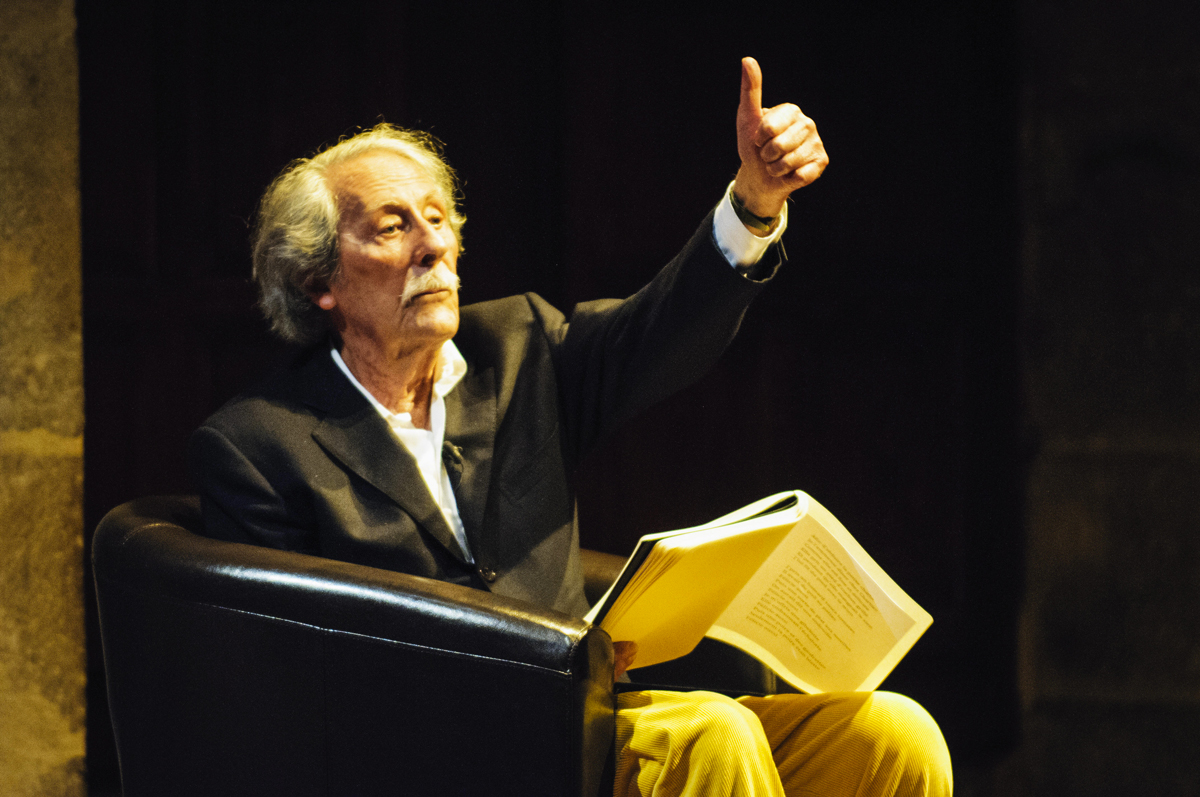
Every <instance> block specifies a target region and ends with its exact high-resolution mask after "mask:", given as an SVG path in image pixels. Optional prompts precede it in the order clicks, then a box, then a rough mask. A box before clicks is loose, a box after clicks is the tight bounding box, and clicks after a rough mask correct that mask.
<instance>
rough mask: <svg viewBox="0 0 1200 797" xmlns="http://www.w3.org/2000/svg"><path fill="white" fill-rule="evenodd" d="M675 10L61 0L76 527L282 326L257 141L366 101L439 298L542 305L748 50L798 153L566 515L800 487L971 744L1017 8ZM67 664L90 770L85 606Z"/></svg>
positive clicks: (683, 185)
mask: <svg viewBox="0 0 1200 797" xmlns="http://www.w3.org/2000/svg"><path fill="white" fill-rule="evenodd" d="M687 7H688V9H689V11H688V12H687V14H686V15H684V14H681V13H678V12H676V13H668V12H667V11H666V10H665V8H660V7H659V6H658V5H657V4H655V3H639V4H636V5H633V6H629V7H627V8H623V9H622V8H619V7H611V6H602V5H600V4H591V3H578V2H549V1H548V0H544V1H542V2H534V1H529V2H509V3H504V4H490V3H478V4H476V3H467V2H461V1H456V0H452V1H451V2H440V3H435V4H409V3H398V2H369V1H367V0H344V1H343V2H338V3H332V2H317V1H316V0H307V1H304V0H302V1H300V2H286V3H285V2H278V1H273V2H263V1H260V2H257V3H255V4H253V5H252V6H251V5H247V4H243V3H235V2H221V1H220V0H185V1H181V2H174V3H165V2H152V0H140V1H138V0H135V1H132V2H125V3H111V2H108V3H101V2H88V1H87V0H79V2H78V4H77V16H78V23H79V29H78V42H79V51H80V67H81V68H80V75H81V97H82V99H81V137H82V192H83V230H84V239H83V241H84V285H85V290H84V318H85V336H84V340H85V357H86V385H85V387H86V396H87V399H86V401H87V404H86V414H87V450H86V457H85V483H86V518H85V520H86V524H85V525H86V527H87V528H88V529H91V528H94V527H95V524H96V522H97V521H98V520H99V518H100V517H101V516H102V515H103V513H104V512H106V511H107V510H108V509H110V508H112V507H113V506H115V505H116V504H118V503H120V502H122V501H125V500H128V499H130V498H133V497H136V496H139V495H145V494H151V493H168V492H181V491H189V490H190V489H191V488H190V485H189V483H188V478H187V473H186V469H185V467H184V456H183V454H184V446H185V444H186V440H187V437H188V435H189V433H190V432H191V430H192V429H193V428H195V427H196V426H197V425H198V424H199V423H200V422H201V421H202V420H203V419H204V417H205V416H206V415H207V414H208V413H210V412H212V411H213V410H214V409H216V408H217V407H218V406H219V405H220V404H221V403H222V402H224V401H225V400H227V399H228V398H230V397H231V396H232V395H233V394H234V393H236V392H237V391H238V390H239V389H241V388H242V387H244V386H246V385H247V384H248V383H249V382H250V381H251V380H253V379H254V378H255V377H256V375H258V374H260V373H262V372H263V371H264V370H265V369H266V368H268V367H270V365H271V364H272V363H273V362H277V361H278V360H279V358H281V357H284V356H286V355H287V351H286V350H285V348H284V347H282V346H280V345H279V344H275V343H273V342H271V341H270V340H269V338H268V337H267V336H266V334H265V331H264V325H263V324H262V322H261V320H260V319H259V316H258V314H257V311H256V310H255V309H254V306H253V302H254V291H253V288H252V286H251V285H250V283H249V271H250V267H249V255H248V244H247V239H248V228H247V225H248V222H249V219H250V218H251V216H252V213H253V209H254V204H255V201H256V199H257V197H258V195H259V194H260V192H261V191H262V189H263V187H264V186H265V185H266V183H267V182H269V180H270V179H271V177H272V176H273V175H274V174H275V173H277V172H278V170H279V169H280V168H281V167H282V166H283V165H284V164H285V163H286V162H287V161H288V160H290V159H291V158H294V157H297V156H300V155H305V154H310V153H311V152H312V151H313V150H314V149H315V148H316V147H317V146H318V145H320V144H323V143H330V142H333V141H335V140H336V139H337V137H338V136H340V135H343V134H348V133H353V132H355V131H356V130H357V129H358V128H360V127H363V126H370V125H372V124H374V123H375V122H377V121H380V120H386V121H389V122H394V123H397V124H401V125H406V126H415V127H421V128H424V129H426V130H430V131H431V132H433V133H434V134H435V135H437V136H439V137H440V138H441V139H442V140H443V141H445V142H446V145H447V156H448V159H449V161H450V162H451V163H452V164H453V165H454V166H455V167H456V168H457V169H458V170H459V172H460V174H461V176H462V177H463V179H464V181H465V193H466V204H465V211H466V214H467V216H468V219H469V221H468V223H467V226H466V227H465V242H466V254H465V255H464V257H463V259H462V261H461V273H462V277H463V281H464V293H463V299H464V301H476V300H483V299H489V298H493V297H497V296H503V295H508V294H511V293H514V292H520V291H526V290H534V291H537V292H539V293H541V294H542V295H543V296H545V297H546V298H547V299H549V300H550V301H551V302H552V303H554V304H556V305H557V306H559V307H561V308H564V309H566V308H569V307H570V306H571V305H572V304H573V303H574V302H576V301H580V300H583V299H588V298H596V297H600V296H622V295H626V294H628V293H631V292H632V291H634V290H636V289H637V287H639V286H640V285H641V284H642V283H644V282H645V281H646V280H647V279H649V278H650V276H651V275H652V274H653V273H654V271H655V270H656V268H657V267H658V266H659V265H661V264H662V263H663V262H665V261H666V260H667V259H668V258H669V257H670V256H671V255H672V254H674V251H675V250H676V249H677V248H678V247H679V246H680V245H681V244H682V243H683V241H684V240H685V239H686V237H687V236H688V235H689V234H690V233H691V231H692V230H693V229H694V228H695V225H696V224H697V223H698V221H699V220H700V219H701V217H702V216H703V215H704V214H705V213H706V212H707V210H708V209H709V208H710V207H711V206H712V205H713V204H715V202H716V201H717V199H718V198H719V197H720V194H721V191H722V190H723V189H724V187H725V185H726V183H727V182H728V181H729V180H730V179H731V178H732V176H733V173H734V172H735V171H736V168H737V152H736V147H735V132H734V111H735V109H736V106H737V101H738V80H739V65H738V61H739V58H740V57H741V56H743V55H754V56H755V57H757V58H758V59H759V62H760V63H761V65H762V67H763V71H764V102H765V103H766V104H768V105H771V104H774V103H778V102H784V101H793V102H796V103H797V104H799V105H800V106H801V107H802V108H803V109H804V111H805V112H806V113H807V114H808V115H809V116H811V117H813V118H814V119H815V120H816V122H817V125H818V128H819V130H820V132H821V135H822V138H823V139H824V141H825V142H826V145H827V148H828V151H829V153H830V158H831V165H830V167H829V169H828V170H827V172H826V174H825V176H824V177H822V179H821V180H820V181H819V182H818V183H816V184H815V185H813V186H811V187H809V188H807V189H805V190H803V191H801V192H799V193H798V194H797V195H796V197H795V201H794V203H793V205H792V209H791V226H790V229H789V232H788V234H787V236H786V239H785V240H786V244H787V250H788V255H789V262H788V263H787V264H786V266H785V268H784V269H783V271H782V272H781V273H780V275H779V277H778V278H777V279H776V281H775V283H774V284H773V285H772V286H771V288H770V289H769V290H768V291H767V292H765V293H764V294H763V296H762V297H761V298H760V299H759V300H758V301H757V303H756V304H755V306H754V307H753V308H752V309H751V311H750V313H749V314H748V316H747V319H746V323H745V325H744V328H743V331H742V334H741V335H740V337H739V338H738V340H737V341H736V342H735V344H734V345H733V347H732V349H731V350H730V351H729V352H728V353H727V355H726V356H725V358H724V359H723V361H722V362H721V364H720V365H719V366H718V367H717V368H716V369H715V370H714V372H713V373H711V374H710V375H708V376H707V377H706V378H705V379H703V380H702V381H701V382H700V383H698V384H697V385H695V386H694V387H692V388H690V389H689V390H687V391H685V392H684V393H682V394H680V395H679V396H677V397H675V398H674V399H672V400H670V401H669V402H667V403H665V404H663V405H662V406H660V407H658V408H655V409H653V410H651V411H650V412H648V413H647V414H646V416H645V417H643V418H642V419H640V420H639V421H638V422H637V423H635V424H633V425H631V426H630V427H629V428H628V429H627V430H626V432H625V433H623V434H622V435H620V436H619V437H617V438H615V439H614V440H612V441H611V443H610V444H609V445H608V446H607V448H605V449H604V450H603V451H601V452H599V453H598V454H597V455H596V456H595V457H594V458H593V459H592V460H591V461H590V462H589V463H588V464H587V465H586V474H585V478H584V479H583V480H582V482H583V484H584V485H585V488H584V490H583V494H582V495H581V496H580V514H581V521H582V523H583V534H584V537H585V544H587V545H589V546H590V547H595V548H600V549H604V550H609V551H613V552H617V553H625V552H628V550H629V549H630V548H631V546H632V544H633V541H634V540H636V538H637V537H638V536H639V535H641V534H643V533H647V532H651V531H657V530H662V529H664V528H671V527H678V526H683V525H688V524H691V523H695V522H700V521H703V520H707V519H709V518H711V517H713V516H715V515H718V514H721V513H723V512H726V511H729V510H731V509H733V508H735V507H737V506H740V505H742V504H744V503H747V502H749V501H751V500H753V499H755V498H759V497H761V496H763V495H766V494H769V493H772V492H776V491H780V490H786V489H793V488H799V489H803V490H805V491H807V492H809V493H811V494H812V495H813V496H814V497H816V498H817V499H818V500H819V501H821V502H822V503H823V504H825V506H827V507H828V508H829V509H830V510H831V511H833V513H834V514H835V515H837V516H838V517H839V518H840V519H841V520H842V521H843V522H844V523H845V525H846V526H847V527H848V528H849V529H850V530H851V531H852V532H853V533H854V534H855V535H856V537H857V538H858V539H859V540H860V541H861V542H862V543H863V545H864V546H865V547H866V548H867V549H868V550H869V551H870V552H871V553H872V554H873V555H874V556H875V558H876V559H877V561H878V562H879V563H880V564H881V565H882V566H883V567H884V569H885V570H887V571H888V572H889V573H890V574H892V575H893V577H894V578H895V579H896V580H897V581H898V582H899V583H900V584H901V585H902V586H903V587H904V588H905V589H906V590H907V591H908V592H909V593H910V594H911V595H912V596H913V597H914V598H915V599H916V600H917V601H918V602H919V603H921V604H922V605H923V606H924V607H925V608H926V609H928V610H929V611H930V612H931V613H932V614H933V616H934V618H935V623H934V625H933V627H932V628H931V629H930V631H929V632H928V633H927V634H926V636H925V637H924V638H923V639H922V640H921V641H920V642H919V643H918V645H917V646H916V648H915V649H914V650H913V652H912V653H911V654H910V655H909V656H908V657H907V658H906V659H905V660H904V661H903V662H902V663H901V664H900V665H899V667H898V668H897V669H896V671H895V672H894V673H893V675H892V676H891V677H890V678H889V679H888V680H887V681H886V682H885V684H884V688H888V689H892V690H896V691H901V692H904V693H907V694H909V695H911V696H913V697H914V698H916V699H918V700H919V701H920V702H922V703H923V704H924V705H926V706H927V707H928V708H929V709H930V710H931V712H932V713H933V714H934V716H935V717H937V718H938V720H939V722H940V723H941V725H942V727H943V729H944V731H945V733H946V736H947V740H948V742H949V744H950V748H951V752H952V754H953V755H954V756H955V759H956V762H962V763H968V764H969V763H971V762H982V761H987V760H991V759H993V758H995V757H998V756H1000V755H1002V754H1004V753H1005V752H1007V751H1008V750H1010V749H1011V747H1012V745H1013V744H1014V741H1015V738H1016V733H1017V726H1018V722H1017V718H1018V714H1019V705H1018V699H1017V687H1016V663H1015V658H1016V621H1017V611H1018V599H1019V595H1020V592H1021V588H1022V578H1023V575H1022V562H1023V541H1022V532H1021V528H1022V517H1023V514H1022V506H1021V494H1022V492H1021V485H1022V483H1023V479H1024V473H1023V470H1024V463H1025V453H1026V452H1025V448H1024V447H1023V446H1022V444H1021V442H1020V441H1021V437H1022V436H1021V428H1020V427H1021V423H1020V418H1021V412H1020V407H1019V401H1018V395H1019V394H1018V373H1017V354H1018V344H1017V300H1018V299H1017V292H1018V271H1019V268H1018V266H1019V264H1018V251H1017V245H1018V184H1017V173H1016V162H1017V145H1018V113H1017V100H1018V96H1017V92H1018V85H1019V75H1018V74H1017V73H1018V65H1017V46H1018V36H1017V22H1016V13H1015V8H1014V7H1013V4H1011V3H1005V2H990V3H986V2H985V3H975V4H963V3H950V2H947V3H915V2H897V3H889V4H887V5H886V6H884V5H882V4H865V3H862V4H860V3H853V2H848V3H840V4H819V5H817V4H808V3H788V4H778V5H777V6H765V5H764V4H749V5H747V4H733V3H720V4H718V3H691V4H687ZM739 9H741V10H742V11H744V12H746V14H745V15H741V14H739ZM89 590H90V587H89ZM89 690H90V691H89V706H88V722H89V728H88V731H89V735H88V767H89V773H90V779H91V783H92V786H93V788H94V789H97V788H107V787H110V786H111V785H113V784H115V782H116V777H117V776H116V765H115V756H114V754H113V752H112V742H111V731H110V730H109V727H108V716H107V713H106V711H105V710H104V700H103V667H102V661H101V659H100V656H99V645H98V638H97V635H96V633H95V620H94V611H93V615H92V616H91V618H90V623H89ZM981 718H983V721H981Z"/></svg>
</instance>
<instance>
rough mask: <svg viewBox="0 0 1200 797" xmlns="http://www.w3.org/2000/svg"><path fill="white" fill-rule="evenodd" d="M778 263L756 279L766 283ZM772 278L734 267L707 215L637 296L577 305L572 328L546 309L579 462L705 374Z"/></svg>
mask: <svg viewBox="0 0 1200 797" xmlns="http://www.w3.org/2000/svg"><path fill="white" fill-rule="evenodd" d="M771 256H772V255H771V254H770V253H769V254H768V257H771ZM776 267H777V262H776V263H775V265H773V266H772V265H768V266H767V267H766V268H765V269H758V270H756V274H755V276H756V277H757V276H758V275H759V274H763V276H765V277H766V278H767V279H769V277H770V276H771V275H773V273H774V270H775V268H776ZM764 271H765V274H764V273H763V272H764ZM765 281H766V280H760V281H754V280H751V279H748V278H747V277H746V276H745V275H744V274H743V273H742V272H739V271H738V270H736V269H734V268H733V267H732V266H730V265H729V263H728V261H726V260H725V258H724V256H723V255H722V254H721V253H720V251H719V250H718V249H717V246H716V242H715V241H714V240H713V235H712V214H711V213H710V214H709V215H708V216H707V217H706V218H705V219H704V221H703V222H702V223H701V225H700V228H699V229H698V230H697V231H696V233H695V234H694V235H693V236H692V238H691V239H690V240H689V241H688V243H687V245H686V246H685V247H684V248H683V250H682V251H681V252H680V253H679V254H678V255H677V256H676V257H675V258H674V259H673V260H671V262H670V263H668V264H667V265H666V267H665V268H663V269H662V271H660V272H659V273H658V275H657V276H656V277H655V278H654V279H653V280H652V281H651V282H650V283H649V284H648V285H646V286H645V287H644V288H642V289H641V290H640V291H638V292H637V293H636V294H634V295H633V296H631V297H629V298H628V299H625V300H623V301H615V300H602V301H594V302H585V303H583V304H580V305H578V306H576V308H575V310H574V312H573V313H572V314H571V319H570V322H569V323H568V324H565V325H559V326H555V325H554V318H553V316H550V315H546V314H542V320H543V323H544V324H546V325H547V335H548V336H549V337H550V339H551V341H552V346H553V359H554V366H555V370H556V372H557V378H558V382H559V389H560V394H561V396H560V401H561V403H562V415H563V419H564V425H565V432H566V435H565V437H566V441H567V444H568V445H569V446H572V447H573V453H574V454H575V460H576V461H578V460H579V458H582V457H583V456H584V455H585V454H586V453H587V452H588V451H589V450H591V449H592V448H593V447H594V446H595V445H596V444H597V442H599V441H600V440H601V439H602V438H603V437H604V436H605V435H606V434H608V433H609V432H611V431H612V430H613V429H614V428H615V427H616V426H617V425H619V424H620V423H622V422H623V421H625V420H627V419H629V418H630V417H631V416H633V415H635V414H636V413H638V412H640V411H641V410H643V409H645V408H647V407H649V406H650V405H652V404H654V403H656V402H658V401H661V400H662V399H664V398H666V397H667V396H669V395H671V394H672V393H675V392H677V391H679V390H681V389H682V388H684V387H686V386H687V385H689V384H691V383H692V382H694V381H696V380H697V379H699V378H700V377H701V376H702V375H704V374H705V373H706V372H707V371H708V370H709V369H710V368H711V367H712V366H713V364H714V363H715V362H716V361H717V359H718V358H719V357H720V355H721V353H722V352H724V351H725V349H726V347H727V346H728V345H729V343H730V341H732V340H733V337H734V335H735V334H736V333H737V331H738V327H739V326H740V325H741V320H742V317H743V315H744V314H745V311H746V308H747V307H748V306H749V305H750V302H751V301H752V300H753V299H754V297H755V296H757V295H758V293H759V291H761V290H762V288H763V285H764V283H765ZM535 310H536V308H535Z"/></svg>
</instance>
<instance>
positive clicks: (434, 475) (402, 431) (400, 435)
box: [330, 340, 471, 559]
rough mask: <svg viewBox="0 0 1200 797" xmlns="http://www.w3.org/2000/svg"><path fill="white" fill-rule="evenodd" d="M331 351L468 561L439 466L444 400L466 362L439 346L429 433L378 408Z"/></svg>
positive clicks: (451, 348) (407, 417)
mask: <svg viewBox="0 0 1200 797" xmlns="http://www.w3.org/2000/svg"><path fill="white" fill-rule="evenodd" d="M330 351H331V352H332V353H333V361H334V362H335V363H337V367H338V368H341V369H342V373H344V374H345V375H346V378H347V379H349V380H350V384H352V385H354V386H355V387H356V388H358V391H359V392H360V393H362V394H363V395H364V396H366V397H367V401H369V402H371V406H372V407H374V408H375V410H376V411H377V412H378V413H379V414H380V415H382V416H383V419H384V420H385V421H387V424H388V427H389V428H390V429H391V430H392V434H394V435H396V439H398V440H399V441H400V443H401V444H402V445H403V446H404V447H405V448H406V449H408V453H410V454H412V455H413V459H415V460H416V461H417V468H418V469H419V470H420V471H421V478H423V479H424V480H425V486H426V487H428V488H429V494H430V495H432V496H433V500H434V501H436V502H437V505H438V506H439V507H441V509H442V514H443V515H445V517H446V522H447V523H449V524H450V530H451V531H453V532H454V536H455V538H456V539H457V540H458V544H459V545H461V546H462V549H463V550H464V551H466V552H467V558H468V559H470V558H471V549H470V547H469V546H468V545H467V533H466V530H465V529H463V522H462V517H461V516H460V515H459V514H458V502H457V501H456V500H455V499H454V489H453V487H451V486H450V475H449V474H448V473H447V472H446V465H445V463H443V462H442V443H443V441H444V439H445V436H446V399H445V397H446V394H448V393H449V392H450V391H451V390H453V389H454V386H455V385H457V384H458V382H459V380H461V379H462V378H463V375H464V374H465V373H466V372H467V361H466V360H465V359H463V356H462V354H461V353H460V352H459V350H458V347H457V346H455V345H454V342H453V341H449V340H448V341H446V342H445V343H443V344H442V352H441V356H440V357H439V358H438V364H439V367H440V369H441V371H440V373H439V374H438V378H437V380H436V381H434V383H433V402H432V404H431V405H430V407H429V425H430V426H431V427H433V428H432V429H429V430H425V429H422V428H420V427H419V426H416V425H414V424H413V420H412V414H411V413H407V412H392V411H391V410H389V409H388V408H387V407H385V406H383V405H382V404H380V403H379V400H378V399H376V398H375V397H374V396H372V395H371V393H370V391H368V390H367V389H366V388H365V387H363V386H362V383H361V382H359V381H358V380H357V379H355V378H354V374H352V373H350V369H349V368H347V367H346V362H345V360H343V359H342V355H341V354H340V353H338V350H337V349H331V350H330ZM452 442H453V441H452Z"/></svg>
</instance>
